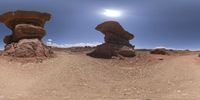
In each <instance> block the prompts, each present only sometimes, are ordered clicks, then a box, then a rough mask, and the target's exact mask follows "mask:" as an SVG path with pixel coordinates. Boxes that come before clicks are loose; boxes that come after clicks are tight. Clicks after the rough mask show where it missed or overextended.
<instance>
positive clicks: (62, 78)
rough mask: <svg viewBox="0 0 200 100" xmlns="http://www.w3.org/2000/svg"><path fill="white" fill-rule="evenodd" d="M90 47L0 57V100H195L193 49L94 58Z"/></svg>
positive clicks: (199, 88) (197, 81)
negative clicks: (33, 57)
mask: <svg viewBox="0 0 200 100" xmlns="http://www.w3.org/2000/svg"><path fill="white" fill-rule="evenodd" d="M90 51H91V50H81V49H76V48H75V49H55V50H54V52H55V55H56V56H55V57H53V58H49V59H46V60H44V61H39V62H33V63H31V62H28V63H26V61H24V62H19V61H15V60H13V59H10V58H9V57H3V56H1V57H0V100H200V58H199V57H198V53H197V52H189V51H187V52H186V53H179V52H176V53H174V54H171V55H153V54H149V53H148V51H142V50H138V51H137V56H136V57H133V58H113V59H97V58H92V57H89V56H87V55H86V53H87V52H90Z"/></svg>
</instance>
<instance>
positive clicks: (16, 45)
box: [0, 11, 52, 57]
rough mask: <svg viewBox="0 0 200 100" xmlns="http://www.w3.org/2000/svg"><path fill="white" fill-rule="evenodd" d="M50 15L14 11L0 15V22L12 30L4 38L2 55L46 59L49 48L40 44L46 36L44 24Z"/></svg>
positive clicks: (48, 54) (49, 53)
mask: <svg viewBox="0 0 200 100" xmlns="http://www.w3.org/2000/svg"><path fill="white" fill-rule="evenodd" d="M50 17H51V15H50V14H48V13H40V12H35V11H15V12H7V13H4V14H2V15H0V22H1V23H4V24H5V25H6V26H7V27H8V28H10V29H11V30H12V34H11V35H8V36H5V38H4V43H5V44H6V45H5V50H4V53H3V55H5V56H13V57H48V56H50V55H51V54H52V51H51V49H50V48H49V47H47V46H45V45H44V44H43V43H42V40H41V39H42V38H43V37H44V36H45V35H46V31H45V29H44V24H45V23H46V21H49V20H50Z"/></svg>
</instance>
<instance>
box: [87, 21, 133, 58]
mask: <svg viewBox="0 0 200 100" xmlns="http://www.w3.org/2000/svg"><path fill="white" fill-rule="evenodd" d="M96 30H98V31H100V32H102V33H103V34H104V35H105V37H104V40H105V43H104V44H102V45H99V46H97V47H96V49H95V50H94V51H93V52H92V53H89V54H88V55H89V56H92V57H96V58H112V57H113V56H124V57H134V56H135V51H134V46H133V45H131V44H130V43H129V40H131V39H133V38H134V35H132V34H130V33H129V32H127V31H126V30H124V29H123V27H122V26H121V25H120V24H119V23H118V22H115V21H107V22H104V23H102V24H100V25H98V26H97V27H96Z"/></svg>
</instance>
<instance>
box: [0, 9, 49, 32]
mask: <svg viewBox="0 0 200 100" xmlns="http://www.w3.org/2000/svg"><path fill="white" fill-rule="evenodd" d="M50 18H51V15H50V14H48V13H40V12H36V11H21V10H18V11H14V12H7V13H4V14H2V15H0V22H1V23H4V24H5V25H6V26H7V27H8V28H10V29H11V30H14V29H15V26H16V25H18V24H31V25H35V26H40V27H44V24H45V22H46V21H49V20H50Z"/></svg>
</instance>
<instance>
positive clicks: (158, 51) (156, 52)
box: [150, 48, 169, 55]
mask: <svg viewBox="0 0 200 100" xmlns="http://www.w3.org/2000/svg"><path fill="white" fill-rule="evenodd" d="M150 53H151V54H160V55H168V54H169V53H168V52H167V50H166V49H165V48H158V49H154V50H152V51H151V52H150Z"/></svg>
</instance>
